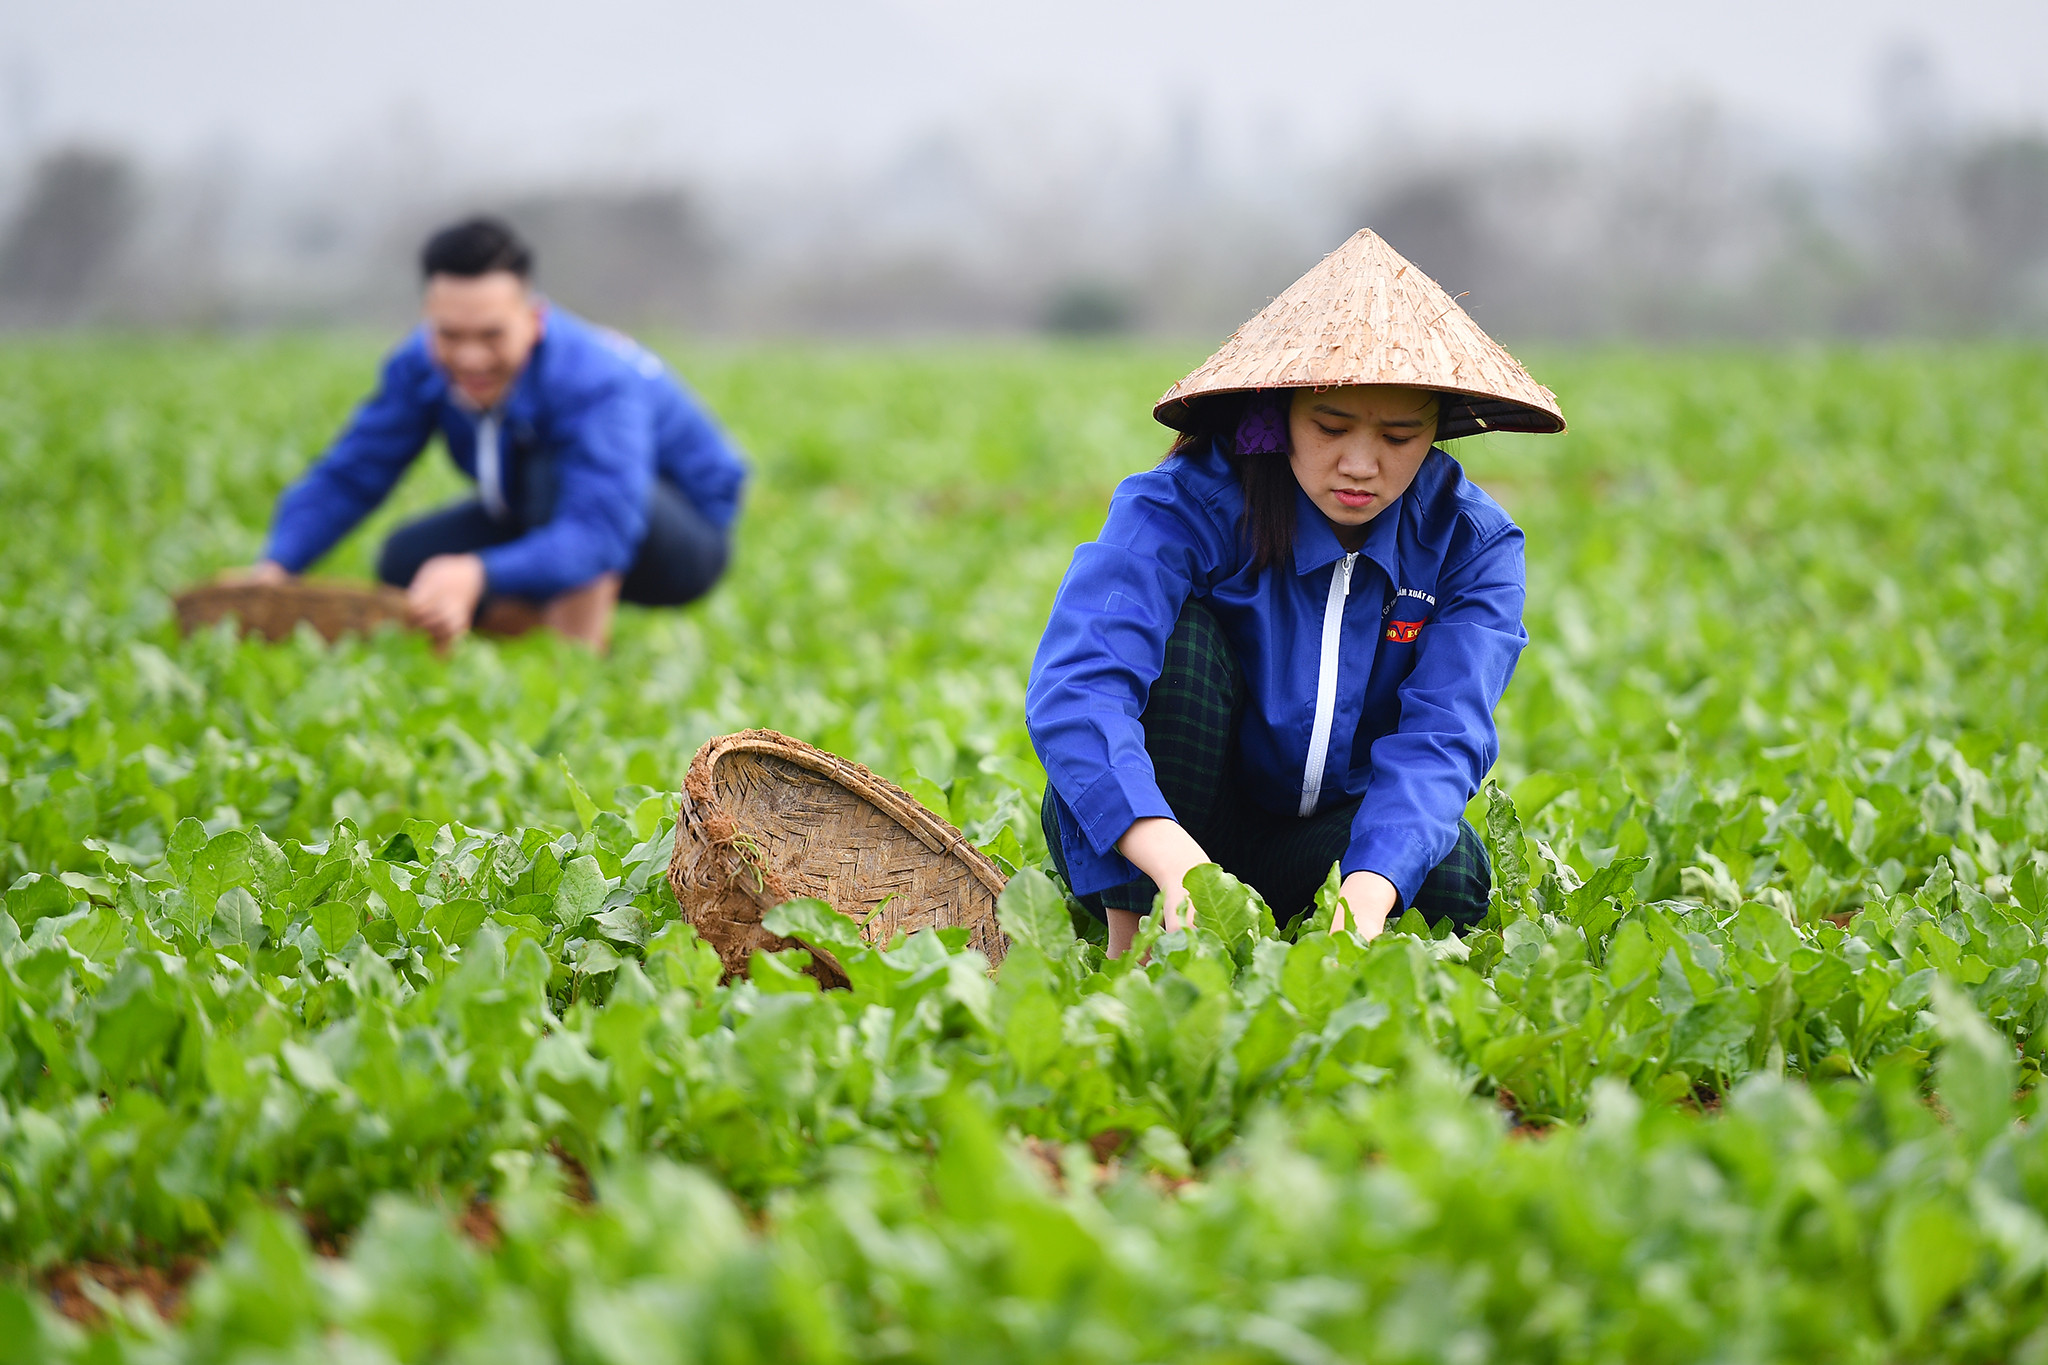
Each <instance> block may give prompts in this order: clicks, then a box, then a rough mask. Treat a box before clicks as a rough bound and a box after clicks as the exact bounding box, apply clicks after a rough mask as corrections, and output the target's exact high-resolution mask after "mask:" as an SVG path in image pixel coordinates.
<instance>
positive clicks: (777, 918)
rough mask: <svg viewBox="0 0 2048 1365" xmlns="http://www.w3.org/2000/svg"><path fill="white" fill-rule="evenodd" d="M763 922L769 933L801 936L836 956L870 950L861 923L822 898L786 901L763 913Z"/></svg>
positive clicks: (797, 937) (809, 942) (816, 946)
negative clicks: (861, 932) (835, 908)
mask: <svg viewBox="0 0 2048 1365" xmlns="http://www.w3.org/2000/svg"><path fill="white" fill-rule="evenodd" d="M761 925H762V927H763V928H765V929H767V930H768V931H769V932H770V933H775V934H782V935H784V936H786V937H789V938H794V939H799V940H801V941H803V942H804V943H807V944H809V945H810V946H811V947H813V948H822V949H824V950H825V951H826V952H828V953H831V954H832V955H833V956H834V957H837V956H839V955H840V954H842V953H862V952H867V951H870V947H869V944H868V942H867V940H866V939H864V938H862V937H861V936H860V926H859V925H857V924H855V923H854V922H853V921H852V920H850V919H848V918H847V917H846V916H844V915H842V914H840V913H839V912H838V911H837V910H834V909H833V908H832V907H831V906H829V905H827V904H826V903H825V902H823V901H821V900H810V899H805V900H793V901H784V902H783V903H782V904H780V905H778V906H776V907H775V908H774V909H772V910H770V911H769V912H768V913H767V914H765V915H763V916H761Z"/></svg>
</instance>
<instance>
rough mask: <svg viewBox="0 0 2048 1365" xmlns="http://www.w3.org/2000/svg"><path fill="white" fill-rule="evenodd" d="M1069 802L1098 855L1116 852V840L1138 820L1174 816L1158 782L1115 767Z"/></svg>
mask: <svg viewBox="0 0 2048 1365" xmlns="http://www.w3.org/2000/svg"><path fill="white" fill-rule="evenodd" d="M1070 805H1071V808H1072V810H1073V812H1074V819H1075V820H1076V821H1077V822H1078V823H1079V824H1080V826H1081V833H1082V835H1083V836H1085V837H1086V838H1087V840H1088V845H1089V847H1090V848H1092V849H1094V850H1095V851H1096V852H1097V853H1099V854H1110V853H1115V852H1116V841H1117V840H1119V839H1121V838H1123V837H1124V831H1125V830H1127V829H1129V828H1130V827H1131V826H1132V825H1133V824H1134V823H1136V822H1137V821H1139V820H1144V819H1147V818H1151V817H1155V816H1157V817H1163V818H1165V819H1168V820H1171V819H1174V818H1175V817H1174V814H1173V807H1172V806H1169V805H1167V804H1166V798H1165V797H1164V796H1163V795H1161V794H1160V791H1159V784H1158V783H1157V782H1155V781H1153V780H1152V778H1151V776H1150V775H1149V774H1139V773H1129V772H1119V771H1118V770H1116V769H1114V768H1112V769H1110V770H1109V771H1108V772H1106V773H1104V774H1103V775H1102V776H1101V777H1099V778H1097V779H1096V781H1095V785H1094V786H1092V787H1090V788H1088V790H1086V791H1084V792H1082V793H1081V795H1080V798H1079V799H1078V800H1076V801H1073V802H1071V803H1070ZM1119 856H1121V855H1119Z"/></svg>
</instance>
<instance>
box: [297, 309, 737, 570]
mask: <svg viewBox="0 0 2048 1365" xmlns="http://www.w3.org/2000/svg"><path fill="white" fill-rule="evenodd" d="M499 414H500V422H501V436H500V446H501V468H502V469H503V470H504V471H506V475H507V476H508V477H513V478H516V477H518V475H519V472H520V470H521V469H522V467H523V466H526V465H527V464H528V462H530V461H531V460H532V458H533V457H534V456H536V455H538V456H541V457H543V458H545V459H546V460H547V461H548V462H549V463H551V464H552V465H553V472H554V480H553V481H554V488H555V491H554V500H553V512H552V515H551V516H550V517H549V519H548V520H547V521H546V522H544V523H543V524H541V525H539V526H535V527H533V528H532V529H530V530H529V531H528V532H527V533H526V534H525V535H522V536H520V537H519V538H518V539H516V540H512V541H508V542H507V543H506V544H503V545H499V546H495V547H493V548H491V549H487V550H484V551H483V552H482V554H481V558H482V559H483V562H484V570H485V573H486V574H487V575H488V583H489V588H490V591H492V592H497V593H505V594H508V595H510V596H513V597H530V598H536V599H545V598H549V597H553V596H555V595H556V594H557V593H561V592H564V591H567V590H568V589H571V588H575V587H579V586H581V585H582V584H585V583H588V582H589V581H590V580H591V579H593V578H596V577H597V576H598V575H599V574H604V573H615V572H616V573H623V572H624V571H625V570H626V569H627V568H629V567H630V566H631V565H632V563H633V557H634V555H635V554H636V553H637V552H638V550H639V548H640V542H641V539H642V538H643V537H644V536H645V535H646V533H647V499H648V492H649V489H650V487H651V481H652V480H654V479H656V478H661V479H666V480H668V481H669V482H670V483H672V484H674V485H675V486H676V488H677V489H678V490H680V491H681V492H682V494H683V496H684V497H686V498H688V499H689V500H690V502H691V503H692V504H693V505H694V506H695V507H696V509H697V510H698V511H699V512H700V513H702V514H703V516H704V518H705V520H707V521H709V522H710V523H711V524H712V525H714V526H716V527H718V528H719V529H720V530H725V529H727V528H729V527H730V526H731V525H732V521H733V518H734V517H735V516H736V515H737V514H738V512H739V503H740V489H741V487H742V485H744V484H745V482H746V478H747V468H746V464H745V462H744V461H743V460H742V459H741V458H740V454H739V452H738V450H737V449H736V448H735V447H734V446H733V444H732V442H731V440H730V439H728V438H727V436H726V435H725V433H724V432H723V431H721V430H720V429H719V427H718V425H717V423H715V422H714V421H713V420H712V419H711V417H710V415H709V414H708V413H706V412H705V411H704V408H703V407H702V405H701V404H699V403H698V401H697V400H696V398H695V397H694V396H693V395H692V394H691V393H690V392H689V391H688V390H687V389H685V388H684V387H683V385H682V383H681V382H680V381H679V380H678V379H677V378H676V377H675V375H674V374H673V373H671V372H670V371H669V369H668V367H667V366H665V365H664V364H662V362H661V361H660V360H659V359H658V358H657V357H656V356H655V355H654V354H653V353H652V352H650V351H648V350H647V349H646V348H645V347H642V346H640V345H639V344H637V343H636V342H634V341H632V340H630V339H628V338H626V337H623V336H620V335H619V334H618V333H616V332H611V331H608V330H606V329H604V328H600V327H596V326H593V325H592V324H590V323H588V322H585V321H584V320H583V319H581V318H579V317H576V316H574V315H573V314H570V313H567V312H565V311H563V310H562V309H560V308H556V307H552V306H550V307H549V308H548V310H547V315H546V326H545V330H544V331H543V333H542V336H541V340H540V342H539V343H538V344H537V345H536V346H535V347H534V349H533V354H532V355H531V356H530V357H529V358H528V359H527V362H526V367H525V368H524V369H523V370H521V371H520V373H519V378H518V379H517V380H516V381H515V382H514V384H513V387H512V391H511V393H510V394H509V395H507V397H506V398H505V401H504V403H503V405H502V406H501V407H500V409H499ZM477 423H478V414H477V413H476V412H475V411H473V410H472V409H470V408H469V407H468V406H467V405H465V404H463V403H461V402H459V401H457V398H456V396H455V392H454V390H453V389H452V388H451V387H450V385H449V383H448V380H447V377H446V376H445V375H444V374H442V372H441V368H440V366H438V365H436V364H435V363H434V359H433V356H432V354H431V353H430V351H429V350H428V346H427V334H426V329H425V328H424V327H421V328H419V329H417V330H416V331H414V332H413V334H412V335H411V336H409V337H407V338H406V340H405V341H404V342H403V343H402V344H401V345H400V346H399V347H398V349H397V350H395V351H393V352H392V353H391V356H390V358H389V359H388V360H386V361H385V362H384V373H383V378H382V381H381V382H380V383H379V385H378V387H377V392H376V393H375V394H374V395H372V396H371V398H370V399H369V401H367V402H365V403H364V404H363V405H362V407H361V408H359V409H357V411H356V414H355V417H354V418H353V419H352V420H351V421H350V422H349V424H348V427H347V429H346V430H344V431H343V432H342V434H341V436H340V438H339V439H338V440H336V441H335V443H334V445H333V448H331V449H330V450H329V451H328V452H327V454H326V455H325V456H323V457H322V458H321V460H320V461H319V463H317V464H315V465H314V466H313V468H312V469H311V470H309V471H308V472H307V474H306V476H305V477H304V478H303V479H301V480H299V482H298V483H296V484H294V485H293V486H292V487H291V488H289V489H287V490H286V491H285V494H284V496H283V497H282V498H280V499H279V500H278V504H277V517H276V520H275V521H274V522H273V524H272V526H271V531H270V544H269V547H268V548H267V549H266V550H265V551H264V555H265V557H266V558H268V559H272V560H275V561H276V562H277V563H279V564H281V565H283V566H284V567H285V568H286V569H289V570H291V571H292V572H293V573H297V572H299V571H300V570H301V569H304V568H305V567H306V566H307V565H308V564H311V563H312V562H313V561H314V560H316V559H318V558H320V556H322V555H324V554H326V553H327V551H328V550H329V549H331V548H333V546H334V543H335V542H336V541H338V540H340V539H341V538H342V537H343V536H345V535H347V534H348V533H349V531H350V530H352V529H353V528H354V527H355V525H356V523H357V522H359V521H361V520H362V519H363V518H364V517H365V516H367V515H369V513H370V512H371V510H372V509H374V508H375V507H376V506H377V504H378V503H380V502H382V501H383V500H384V497H385V495H386V494H388V493H389V492H390V491H391V488H392V485H394V484H396V483H397V482H398V479H399V476H400V475H402V474H404V473H405V471H406V468H407V467H408V466H409V465H411V464H412V462H413V460H414V459H415V458H416V457H417V456H418V455H419V453H420V451H421V450H422V449H424V448H425V447H426V444H427V442H428V440H429V439H431V438H432V437H433V435H434V433H435V432H437V431H438V432H440V433H441V438H442V440H444V441H445V442H446V443H447V446H448V454H449V457H450V458H451V459H452V460H454V462H455V466H456V468H458V469H460V470H461V471H462V472H463V473H464V474H467V475H468V476H469V477H470V478H472V479H474V478H476V477H477Z"/></svg>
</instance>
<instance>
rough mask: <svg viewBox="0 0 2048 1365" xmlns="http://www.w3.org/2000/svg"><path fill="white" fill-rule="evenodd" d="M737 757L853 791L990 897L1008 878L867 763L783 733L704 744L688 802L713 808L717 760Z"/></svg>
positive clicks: (747, 734) (690, 778) (686, 786)
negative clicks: (952, 861) (953, 862)
mask: <svg viewBox="0 0 2048 1365" xmlns="http://www.w3.org/2000/svg"><path fill="white" fill-rule="evenodd" d="M736 753H751V754H765V755H767V756H769V757H771V758H779V759H782V760H784V761H785V762H788V763H793V764H795V765H796V766H797V767H800V768H803V769H804V770H805V771H807V772H811V773H815V774H817V775H818V776H819V777H822V778H824V779H826V780H827V781H829V782H832V783H835V784H836V785H838V786H840V787H843V788H845V789H846V790H848V791H851V792H852V793H853V794H854V795H856V796H858V797H860V798H861V799H862V800H864V801H866V802H867V803H868V804H869V805H871V806H873V807H875V808H876V809H877V810H879V811H881V812H882V813H883V814H884V815H887V816H888V817H889V818H890V819H892V820H894V821H895V822H896V823H897V824H899V825H901V826H902V827H903V828H905V829H907V830H909V831H910V832H911V833H912V834H914V835H916V836H917V837H918V839H919V841H920V842H922V843H923V844H924V845H925V846H926V847H927V848H930V849H931V850H932V851H933V852H935V853H948V854H951V855H952V856H954V857H956V858H958V859H960V861H961V862H962V863H963V864H964V865H965V866H966V867H967V869H968V871H970V872H972V873H973V874H974V877H975V880H977V881H979V882H980V883H981V884H982V885H983V886H985V887H987V888H988V890H989V891H990V893H991V894H994V895H997V896H1000V895H1001V894H1002V891H1003V887H1004V885H1005V884H1006V879H1005V878H1004V877H1003V874H1002V871H1001V869H999V868H998V867H997V866H996V865H995V862H994V861H993V860H992V859H991V858H990V857H989V856H988V855H987V854H986V853H983V852H982V851H981V850H980V849H978V848H976V847H975V846H974V845H973V844H971V843H969V842H968V841H967V836H966V835H964V834H962V833H961V832H960V831H959V830H958V829H956V828H954V827H953V825H952V824H951V822H949V821H947V820H943V819H941V818H940V817H939V816H937V815H934V814H933V813H932V812H931V811H929V810H926V809H925V808H924V806H923V804H922V803H920V802H919V801H918V800H917V798H916V797H914V796H912V795H911V794H910V793H909V792H907V791H904V790H903V788H901V787H899V786H897V785H896V784H895V783H893V782H891V781H889V780H888V779H887V778H884V777H880V776H877V775H876V774H875V772H874V771H873V770H871V769H869V768H868V767H866V766H864V765H863V764H859V763H856V762H854V761H853V760H852V759H849V758H841V757H840V756H839V755H838V754H835V753H831V752H829V751H827V750H824V749H820V748H818V747H817V746H815V745H812V744H806V743H805V742H804V741H802V740H800V739H797V738H795V737H793V736H790V735H785V734H783V733H782V732H781V731H779V730H768V729H760V728H757V729H752V730H740V731H737V732H735V733H733V734H729V735H718V736H716V737H714V738H712V739H709V740H706V741H705V742H704V744H703V746H702V747H701V748H699V749H698V750H697V754H696V757H694V758H692V759H691V760H690V770H689V772H688V773H687V774H686V775H685V776H684V778H683V801H684V804H685V805H690V806H694V805H696V804H698V803H702V804H705V805H713V804H715V803H716V802H717V791H718V788H717V773H718V764H719V761H720V760H721V759H724V758H726V757H727V756H729V755H731V754H736Z"/></svg>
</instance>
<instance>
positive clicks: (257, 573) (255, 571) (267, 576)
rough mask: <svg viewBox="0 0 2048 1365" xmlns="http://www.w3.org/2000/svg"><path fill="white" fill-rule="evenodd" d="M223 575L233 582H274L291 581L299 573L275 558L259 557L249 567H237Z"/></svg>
mask: <svg viewBox="0 0 2048 1365" xmlns="http://www.w3.org/2000/svg"><path fill="white" fill-rule="evenodd" d="M223 577H225V578H226V579H228V581H229V582H233V583H263V584H274V583H289V582H291V581H292V580H293V579H294V578H296V577H298V575H297V574H295V573H293V572H292V571H291V570H290V569H287V568H285V566H284V565H282V564H280V563H278V562H277V561H276V560H274V559H259V560H257V561H256V562H255V563H254V564H251V565H250V566H249V567H248V568H246V569H236V570H235V571H233V572H232V573H228V574H225V575H223Z"/></svg>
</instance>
